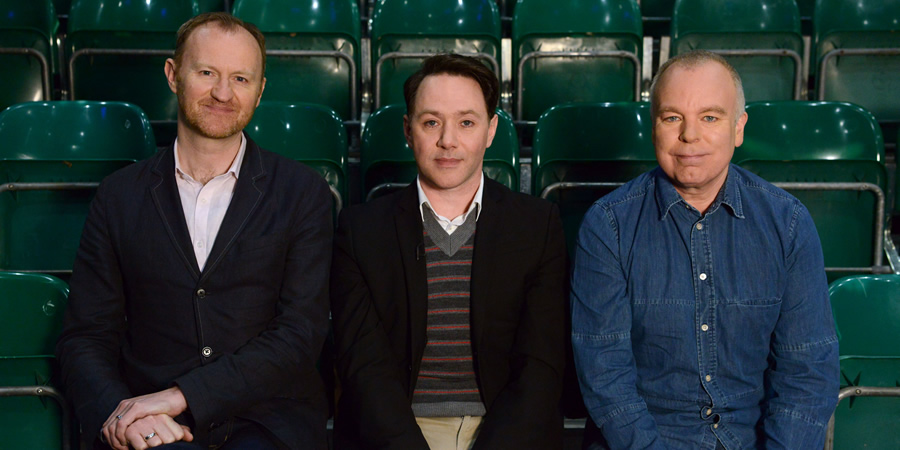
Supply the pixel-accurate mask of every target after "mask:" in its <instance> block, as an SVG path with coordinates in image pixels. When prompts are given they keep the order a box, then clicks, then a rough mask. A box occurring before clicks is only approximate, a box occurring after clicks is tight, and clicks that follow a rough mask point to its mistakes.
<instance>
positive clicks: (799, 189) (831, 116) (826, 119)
mask: <svg viewBox="0 0 900 450" xmlns="http://www.w3.org/2000/svg"><path fill="white" fill-rule="evenodd" d="M747 114H749V117H750V118H749V120H748V121H747V125H746V127H745V128H744V143H743V145H742V146H741V147H739V148H737V149H736V150H735V154H734V158H733V159H732V161H733V162H735V163H737V164H740V165H741V166H743V167H745V168H747V169H749V170H751V171H752V172H755V173H756V174H758V175H760V176H761V177H763V178H765V179H766V180H768V181H769V182H772V183H775V184H776V185H777V186H780V187H782V188H784V189H786V190H787V191H788V192H790V193H791V194H793V195H794V196H796V197H797V198H798V199H800V201H801V202H803V204H804V205H805V206H806V207H807V208H808V209H809V212H810V214H812V217H813V220H814V221H815V224H816V229H817V230H818V232H819V239H820V240H821V242H822V250H823V253H824V256H825V267H826V271H828V276H829V280H832V281H833V280H835V279H836V278H838V277H840V276H842V274H843V275H846V274H849V273H854V272H855V273H860V272H863V273H873V272H875V273H878V272H884V271H886V270H889V269H888V268H886V267H884V266H883V265H882V257H883V253H884V250H883V247H884V245H883V243H884V229H885V228H884V223H885V212H884V211H885V209H884V203H885V196H884V192H885V186H886V184H887V174H886V169H885V165H884V158H885V155H884V145H883V141H882V137H881V130H880V128H879V127H878V123H877V122H876V121H875V118H874V117H872V114H870V113H869V112H868V111H866V110H864V109H862V108H860V107H859V106H856V105H851V104H848V103H837V102H802V101H785V102H771V103H755V104H751V105H748V106H747Z"/></svg>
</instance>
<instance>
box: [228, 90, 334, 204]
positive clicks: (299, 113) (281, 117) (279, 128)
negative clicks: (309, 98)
mask: <svg viewBox="0 0 900 450" xmlns="http://www.w3.org/2000/svg"><path fill="white" fill-rule="evenodd" d="M245 130H246V131H247V134H248V135H250V137H251V138H253V140H254V141H256V143H257V144H259V145H260V147H262V148H265V149H266V150H270V151H273V152H275V153H278V154H281V155H283V156H286V157H288V158H291V159H294V160H297V161H300V162H302V163H304V164H306V165H308V166H310V167H312V168H313V169H315V170H316V171H317V172H319V174H321V175H322V177H324V178H325V181H327V182H328V185H329V186H330V187H331V189H332V194H333V195H334V201H335V212H338V211H339V210H340V208H341V206H342V205H344V204H347V203H348V200H349V197H348V192H349V189H348V177H347V158H348V155H347V130H346V129H345V128H344V123H343V122H342V121H341V118H340V117H339V116H338V115H337V113H335V112H334V111H332V110H331V109H329V108H326V107H324V106H322V105H316V104H311V103H298V104H288V103H284V102H260V104H259V107H258V108H256V112H255V113H254V114H253V120H251V121H250V124H249V125H247V128H246V129H245Z"/></svg>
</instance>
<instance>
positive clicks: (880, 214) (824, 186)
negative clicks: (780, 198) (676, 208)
mask: <svg viewBox="0 0 900 450" xmlns="http://www.w3.org/2000/svg"><path fill="white" fill-rule="evenodd" d="M623 184H625V183H621V182H587V181H585V182H580V181H566V182H557V183H552V184H550V185H549V186H547V187H545V188H544V190H543V191H541V198H543V199H546V198H547V197H548V196H549V195H550V194H551V193H552V192H553V191H557V190H563V189H573V188H579V187H587V188H617V187H619V186H622V185H623ZM772 184H773V185H775V186H776V187H779V188H781V189H785V190H789V189H793V190H797V191H870V192H872V193H874V194H875V197H876V204H875V245H874V249H873V250H872V265H871V266H868V267H826V268H825V271H826V272H858V273H879V274H880V273H892V270H891V268H890V267H887V266H884V265H883V263H882V261H883V260H882V254H883V252H884V191H882V190H881V188H880V187H878V186H876V185H874V184H872V183H861V182H855V183H854V182H847V183H838V182H778V183H772Z"/></svg>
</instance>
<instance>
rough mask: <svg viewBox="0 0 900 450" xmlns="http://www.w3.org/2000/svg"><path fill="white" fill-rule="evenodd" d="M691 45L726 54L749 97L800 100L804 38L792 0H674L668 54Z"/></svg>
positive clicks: (765, 99) (750, 98) (757, 99)
mask: <svg viewBox="0 0 900 450" xmlns="http://www.w3.org/2000/svg"><path fill="white" fill-rule="evenodd" d="M695 49H705V50H710V51H713V52H715V53H718V54H721V55H722V56H724V57H725V59H727V60H728V62H729V63H731V64H732V65H733V66H734V68H735V69H736V70H737V71H738V73H739V74H740V75H741V79H742V81H743V84H744V94H745V96H746V98H747V101H748V102H753V101H771V100H799V99H800V95H801V90H802V86H801V84H802V79H803V73H802V72H803V64H802V62H803V60H802V55H803V37H802V35H801V34H800V13H799V10H798V9H797V3H796V2H795V1H794V0H762V1H735V2H723V1H720V0H678V1H676V2H675V12H674V16H673V18H672V46H671V53H672V55H679V54H682V53H687V52H689V51H691V50H695Z"/></svg>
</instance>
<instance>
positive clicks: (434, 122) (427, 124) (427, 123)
mask: <svg viewBox="0 0 900 450" xmlns="http://www.w3.org/2000/svg"><path fill="white" fill-rule="evenodd" d="M437 124H438V123H437V120H433V119H431V120H426V121H425V122H424V123H423V125H425V127H427V128H434V127H436V126H437Z"/></svg>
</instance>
